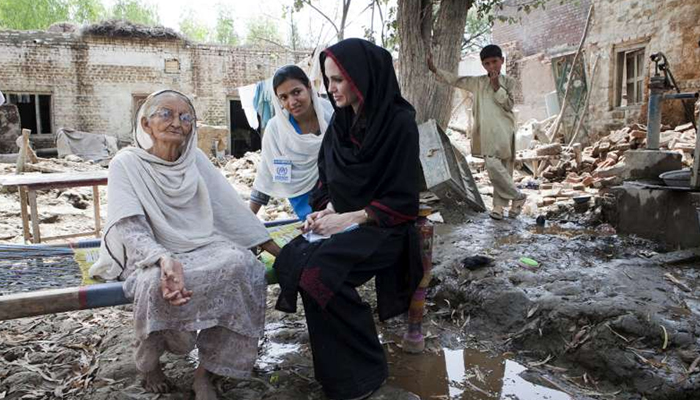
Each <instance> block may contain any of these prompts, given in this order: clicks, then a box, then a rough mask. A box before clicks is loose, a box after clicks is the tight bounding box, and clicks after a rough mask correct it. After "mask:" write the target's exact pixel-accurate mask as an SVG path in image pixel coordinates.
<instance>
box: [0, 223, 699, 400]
mask: <svg viewBox="0 0 700 400" xmlns="http://www.w3.org/2000/svg"><path fill="white" fill-rule="evenodd" d="M563 211H565V212H563V213H554V214H550V220H549V221H547V223H546V225H545V227H543V228H542V227H537V225H536V224H535V221H534V218H533V217H521V219H519V220H516V221H513V220H506V221H500V222H499V221H493V220H491V219H489V218H488V217H487V216H486V215H473V216H467V217H466V218H465V222H464V223H461V224H457V225H448V224H440V225H438V226H437V229H436V240H435V253H434V258H433V259H434V264H435V266H434V274H433V281H432V283H431V289H430V292H429V299H428V308H429V310H428V313H427V315H426V319H425V323H424V331H425V334H426V335H427V337H428V340H427V347H428V348H427V350H426V351H425V352H424V353H423V354H422V355H418V356H416V355H407V354H404V353H403V352H402V350H401V335H402V334H403V332H404V330H405V324H404V322H403V320H402V318H400V317H399V318H396V319H394V320H391V321H388V322H384V323H378V328H379V333H380V336H381V339H382V341H383V343H385V348H386V351H387V354H388V357H389V360H390V369H391V377H390V379H389V381H388V382H387V385H385V387H384V388H383V389H382V390H381V391H380V392H379V393H377V394H376V395H375V396H374V397H373V398H374V399H415V398H423V399H498V398H502V399H523V400H525V399H527V400H530V399H569V398H576V399H588V398H594V399H595V398H603V399H613V398H615V399H617V398H619V399H643V398H646V399H650V400H651V399H697V398H700V380H699V379H700V378H699V376H700V375H699V374H698V373H697V372H698V364H700V359H699V358H698V357H700V352H698V344H699V342H698V337H699V336H700V325H699V324H698V321H699V316H700V299H699V298H698V296H697V295H698V293H697V283H698V281H699V280H700V276H699V275H698V272H697V270H696V269H695V267H697V265H694V264H693V263H686V264H678V265H668V264H664V261H668V259H669V258H668V256H666V258H664V256H663V254H662V253H663V252H666V251H667V250H669V249H664V248H661V247H660V246H658V245H655V244H654V243H652V242H648V241H645V240H641V239H636V238H632V237H621V236H618V235H615V234H614V231H612V230H610V228H609V227H605V226H604V225H603V226H602V227H599V228H598V229H589V228H585V227H582V226H581V225H579V224H577V223H573V222H565V221H562V220H561V219H562V218H563V219H566V218H570V217H568V215H570V214H571V215H573V214H575V213H567V212H568V211H571V210H563ZM555 215H560V217H559V218H560V221H559V222H556V221H552V220H551V218H554V217H555ZM580 216H581V214H579V217H580ZM475 255H483V256H487V257H490V258H492V259H493V260H494V261H493V263H492V264H490V265H488V266H484V267H481V268H478V269H476V270H474V271H471V270H469V269H467V268H465V267H464V265H463V263H462V260H463V259H464V258H465V257H469V256H475ZM523 256H527V257H530V258H533V259H535V260H537V261H538V262H539V263H540V266H539V267H538V268H536V269H534V270H528V269H525V268H523V267H522V266H519V265H518V263H517V260H518V259H519V258H520V257H523ZM276 290H277V289H276V288H275V287H271V288H270V289H269V293H268V315H267V328H266V334H265V338H264V340H263V341H261V344H260V358H259V361H258V363H257V365H256V368H255V374H254V378H253V379H251V380H247V381H236V380H230V379H220V380H218V381H217V384H218V386H219V393H220V394H221V395H222V398H225V399H323V398H324V397H323V395H322V393H321V391H320V388H319V385H318V384H317V383H315V381H314V380H313V368H312V362H311V354H310V352H309V348H308V335H307V333H306V327H305V324H304V319H303V314H302V313H299V314H296V315H289V314H282V313H280V312H277V311H275V310H273V309H272V304H274V301H275V299H276ZM362 292H363V296H364V297H365V298H366V299H367V300H368V301H370V302H372V301H373V295H372V286H371V285H367V286H366V287H363V288H362ZM299 309H300V310H302V308H301V307H299ZM130 318H131V315H130V312H129V307H120V308H110V309H100V310H95V311H82V312H74V313H65V314H61V315H53V316H48V317H41V318H27V319H20V320H15V321H8V322H3V323H1V324H0V337H1V338H2V339H1V340H0V399H1V398H5V399H43V398H68V399H72V398H76V399H77V398H82V399H134V398H135V399H141V398H144V399H145V398H156V397H157V396H153V395H150V394H147V393H144V392H143V390H142V389H141V387H140V385H139V378H138V375H137V372H136V370H135V368H134V365H133V363H132V360H131V352H132V341H133V338H132V334H131V328H130V324H131V321H130ZM163 361H164V365H165V370H166V373H167V374H168V376H170V377H171V378H172V380H173V382H175V383H176V386H177V389H176V391H175V392H174V393H173V394H171V395H167V396H160V397H158V398H163V399H189V398H193V395H192V393H191V392H190V385H191V371H192V369H193V367H194V365H196V354H192V355H191V356H190V357H175V356H167V357H166V358H164V360H163ZM339 362H342V360H339Z"/></svg>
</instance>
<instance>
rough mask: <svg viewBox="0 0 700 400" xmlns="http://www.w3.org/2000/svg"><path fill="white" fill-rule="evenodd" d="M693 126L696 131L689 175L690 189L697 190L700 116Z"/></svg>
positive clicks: (699, 184)
mask: <svg viewBox="0 0 700 400" xmlns="http://www.w3.org/2000/svg"><path fill="white" fill-rule="evenodd" d="M695 126H697V127H698V131H697V133H696V135H695V151H694V152H693V169H692V170H691V173H690V187H691V188H693V189H698V188H700V177H698V170H700V115H698V122H697V123H696V124H695Z"/></svg>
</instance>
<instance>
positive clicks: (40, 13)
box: [0, 0, 70, 30]
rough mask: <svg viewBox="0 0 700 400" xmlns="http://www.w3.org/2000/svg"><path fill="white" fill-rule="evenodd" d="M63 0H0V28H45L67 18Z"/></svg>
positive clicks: (66, 4) (65, 5) (66, 6)
mask: <svg viewBox="0 0 700 400" xmlns="http://www.w3.org/2000/svg"><path fill="white" fill-rule="evenodd" d="M69 16H70V14H69V6H68V2H67V1H65V0H29V1H27V0H0V28H3V29H18V30H32V29H46V28H48V27H49V26H50V25H51V24H53V23H54V22H60V21H68V20H69Z"/></svg>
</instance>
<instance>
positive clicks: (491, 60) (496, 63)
mask: <svg viewBox="0 0 700 400" xmlns="http://www.w3.org/2000/svg"><path fill="white" fill-rule="evenodd" d="M481 65H483V66H484V69H485V70H486V71H487V72H491V73H496V74H500V73H501V67H502V66H503V57H487V58H484V60H483V61H481Z"/></svg>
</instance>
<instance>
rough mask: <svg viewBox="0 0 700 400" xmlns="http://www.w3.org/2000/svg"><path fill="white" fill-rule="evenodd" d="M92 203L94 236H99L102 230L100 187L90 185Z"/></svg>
mask: <svg viewBox="0 0 700 400" xmlns="http://www.w3.org/2000/svg"><path fill="white" fill-rule="evenodd" d="M92 203H93V204H92V205H93V207H94V213H95V237H96V238H99V237H100V231H102V221H100V187H99V186H93V187H92Z"/></svg>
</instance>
